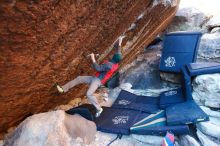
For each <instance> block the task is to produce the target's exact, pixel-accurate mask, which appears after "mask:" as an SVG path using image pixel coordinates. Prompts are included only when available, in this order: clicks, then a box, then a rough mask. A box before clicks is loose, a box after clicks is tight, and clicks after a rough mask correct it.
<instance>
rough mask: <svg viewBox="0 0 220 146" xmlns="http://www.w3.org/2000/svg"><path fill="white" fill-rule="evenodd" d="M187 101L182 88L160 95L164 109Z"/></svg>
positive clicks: (161, 105) (161, 106)
mask: <svg viewBox="0 0 220 146" xmlns="http://www.w3.org/2000/svg"><path fill="white" fill-rule="evenodd" d="M184 101H185V97H184V96H183V91H182V89H181V88H178V89H174V90H170V91H165V92H163V93H161V94H160V104H159V105H160V108H161V109H164V108H166V107H168V106H171V105H175V104H177V103H182V102H184Z"/></svg>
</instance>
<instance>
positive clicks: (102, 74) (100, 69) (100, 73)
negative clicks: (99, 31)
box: [56, 36, 125, 117]
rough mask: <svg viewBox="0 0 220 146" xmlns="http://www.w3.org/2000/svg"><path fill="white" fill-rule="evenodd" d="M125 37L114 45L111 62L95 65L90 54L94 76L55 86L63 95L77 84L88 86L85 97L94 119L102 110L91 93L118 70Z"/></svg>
mask: <svg viewBox="0 0 220 146" xmlns="http://www.w3.org/2000/svg"><path fill="white" fill-rule="evenodd" d="M124 37H125V36H120V37H119V39H118V40H117V41H116V43H115V44H114V49H115V51H116V52H115V54H114V56H113V57H112V59H111V60H109V61H106V62H104V63H103V64H101V65H99V64H97V63H96V59H95V54H93V53H92V54H90V55H89V56H90V57H91V60H92V63H93V67H94V69H95V70H96V71H97V73H96V74H95V76H78V77H77V78H75V79H74V80H72V81H70V82H68V83H66V84H65V85H63V86H59V85H56V88H57V90H58V91H59V92H60V93H65V92H67V91H68V90H69V89H71V88H73V87H74V86H76V85H78V84H83V83H86V84H89V85H90V86H89V89H88V90H87V93H86V96H87V97H88V100H89V102H90V103H92V104H93V105H94V106H95V107H96V110H97V112H96V117H99V115H100V114H101V112H102V111H103V109H102V108H101V106H100V104H99V103H98V101H97V99H96V97H95V96H93V93H94V92H95V91H96V90H97V89H98V87H100V86H101V85H105V83H106V82H107V81H108V79H110V78H111V77H112V75H113V74H114V73H115V72H116V71H117V69H118V63H119V62H120V61H121V59H122V56H121V44H122V40H123V38H124Z"/></svg>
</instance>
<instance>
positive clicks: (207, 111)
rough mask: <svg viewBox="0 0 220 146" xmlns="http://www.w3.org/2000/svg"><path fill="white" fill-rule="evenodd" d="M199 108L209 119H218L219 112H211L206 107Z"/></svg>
mask: <svg viewBox="0 0 220 146" xmlns="http://www.w3.org/2000/svg"><path fill="white" fill-rule="evenodd" d="M200 108H201V109H202V110H203V111H204V112H205V113H206V114H207V115H209V116H210V117H214V118H220V111H213V110H211V109H210V108H208V107H206V106H200Z"/></svg>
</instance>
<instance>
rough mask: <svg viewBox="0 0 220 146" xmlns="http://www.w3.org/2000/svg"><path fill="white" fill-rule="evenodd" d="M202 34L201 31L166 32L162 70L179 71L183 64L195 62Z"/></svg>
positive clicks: (161, 63) (161, 61) (161, 62)
mask: <svg viewBox="0 0 220 146" xmlns="http://www.w3.org/2000/svg"><path fill="white" fill-rule="evenodd" d="M201 35H202V34H201V33H200V32H174V33H168V34H166V35H165V37H164V44H163V52H162V56H161V60H160V67H159V68H160V70H161V71H167V72H177V73H179V72H180V69H181V67H182V66H183V65H185V64H188V63H191V62H194V61H195V60H196V56H197V50H198V46H199V42H200V37H201Z"/></svg>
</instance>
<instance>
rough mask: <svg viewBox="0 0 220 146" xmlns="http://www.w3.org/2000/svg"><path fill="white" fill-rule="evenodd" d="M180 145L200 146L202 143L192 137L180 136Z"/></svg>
mask: <svg viewBox="0 0 220 146" xmlns="http://www.w3.org/2000/svg"><path fill="white" fill-rule="evenodd" d="M178 144H179V145H180V146H200V143H199V142H198V141H197V140H195V138H193V137H192V136H190V135H181V136H179V138H178Z"/></svg>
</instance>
